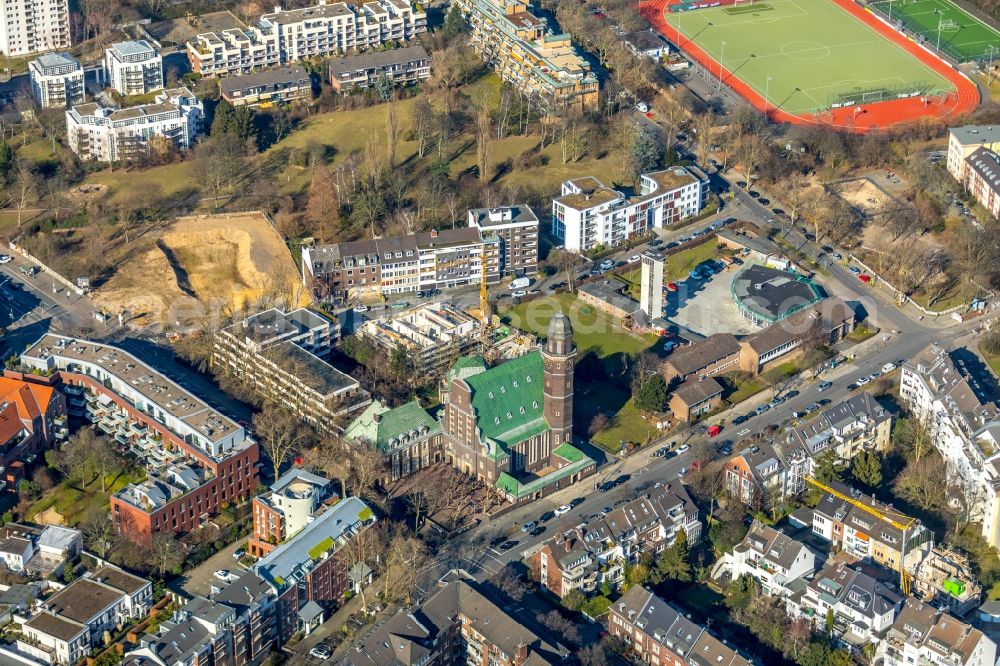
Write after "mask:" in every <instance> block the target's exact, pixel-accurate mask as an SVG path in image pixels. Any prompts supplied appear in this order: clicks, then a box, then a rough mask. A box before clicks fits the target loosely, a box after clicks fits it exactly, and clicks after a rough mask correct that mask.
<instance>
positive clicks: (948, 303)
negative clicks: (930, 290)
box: [910, 280, 968, 312]
mask: <svg viewBox="0 0 1000 666" xmlns="http://www.w3.org/2000/svg"><path fill="white" fill-rule="evenodd" d="M961 282H962V281H961V280H959V282H957V283H956V284H955V286H954V287H952V288H951V290H949V291H948V293H946V294H945V295H944V296H942V297H940V298H938V299H937V300H936V301H934V304H933V305H928V304H927V294H924V293H922V292H919V291H918V292H917V293H915V294H913V295H912V296H911V297H910V298H912V300H913V302H914V303H916V304H917V305H919V306H920V307H922V308H924V309H925V310H929V311H931V312H943V311H945V310H948V309H951V308H953V307H955V306H958V305H961V304H962V303H965V302H966V301H967V300H968V299H967V298H966V297H965V295H964V294H963V293H962V285H961Z"/></svg>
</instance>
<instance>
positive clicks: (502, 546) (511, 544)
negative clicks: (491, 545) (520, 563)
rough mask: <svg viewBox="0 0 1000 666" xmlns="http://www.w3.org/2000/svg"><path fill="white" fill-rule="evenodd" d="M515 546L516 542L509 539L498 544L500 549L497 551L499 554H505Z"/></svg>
mask: <svg viewBox="0 0 1000 666" xmlns="http://www.w3.org/2000/svg"><path fill="white" fill-rule="evenodd" d="M515 546H517V541H514V540H513V539H510V540H508V541H504V542H503V543H502V544H500V547H499V548H498V549H497V550H499V551H500V552H501V553H506V552H507V551H508V550H510V549H511V548H514V547H515Z"/></svg>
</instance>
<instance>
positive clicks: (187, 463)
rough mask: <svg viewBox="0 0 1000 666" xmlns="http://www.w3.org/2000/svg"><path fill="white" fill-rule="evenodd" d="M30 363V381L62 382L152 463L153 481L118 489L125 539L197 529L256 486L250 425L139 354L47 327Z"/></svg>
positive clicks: (96, 419)
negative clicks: (245, 426)
mask: <svg viewBox="0 0 1000 666" xmlns="http://www.w3.org/2000/svg"><path fill="white" fill-rule="evenodd" d="M20 365H21V367H22V368H23V369H25V370H26V372H25V373H22V375H21V378H22V379H25V380H29V381H38V382H39V383H46V384H48V385H50V386H56V387H57V388H59V389H60V390H61V391H62V392H63V393H64V394H66V395H67V396H68V398H69V411H70V413H71V414H76V415H78V416H80V417H83V418H85V419H87V420H88V421H90V422H91V423H93V424H94V425H95V426H96V427H97V428H98V429H99V430H101V431H102V432H103V433H105V434H106V435H107V436H108V437H111V438H112V439H113V440H114V441H115V443H116V444H117V445H118V446H119V447H120V448H121V449H122V450H125V451H128V452H130V453H131V454H132V455H134V456H135V457H136V458H138V460H139V463H140V464H142V465H143V466H144V467H145V468H146V471H147V478H146V480H145V481H143V482H141V483H138V484H130V485H128V486H127V487H125V488H123V489H122V490H120V491H118V492H117V493H115V494H114V495H112V496H111V516H112V519H113V521H114V524H115V527H116V528H117V530H118V532H119V534H121V535H122V536H123V537H126V538H129V539H132V540H135V541H139V542H141V543H146V544H148V543H150V542H151V540H152V535H153V534H155V533H156V532H179V533H184V532H189V531H191V530H193V529H196V528H197V527H199V526H200V525H201V524H202V523H203V522H204V521H205V520H207V519H208V517H209V516H211V515H212V514H215V513H217V512H218V511H219V509H220V508H221V507H222V506H223V505H224V504H230V503H238V502H244V501H246V500H248V499H249V498H251V497H253V495H254V494H255V491H256V489H257V479H258V473H257V461H258V446H257V443H256V442H255V441H253V440H252V439H250V438H249V437H248V436H247V433H246V431H245V430H244V429H243V427H242V426H240V425H239V424H237V423H236V422H235V421H233V420H232V419H230V418H228V417H227V416H224V415H223V414H222V413H220V412H218V411H216V410H215V409H213V408H211V407H209V406H208V405H207V404H206V403H205V402H203V401H202V400H201V399H199V398H197V397H195V396H194V395H192V394H191V393H190V392H189V391H187V390H186V389H184V388H182V387H181V386H179V385H178V384H176V383H174V382H173V381H172V380H170V379H168V378H167V377H166V376H164V375H163V374H161V373H160V372H158V371H156V370H154V369H153V368H152V367H150V366H148V365H146V364H145V363H143V362H142V361H141V360H140V359H138V358H136V357H135V356H133V355H132V354H131V353H129V352H127V351H125V350H123V349H120V348H117V347H114V346H111V345H106V344H103V343H99V342H90V341H87V340H79V339H75V338H70V337H66V336H62V335H54V334H46V335H44V336H42V338H41V339H39V340H38V342H36V343H35V344H33V345H32V346H30V347H29V348H28V349H27V351H25V352H24V353H23V354H22V355H21V358H20ZM32 371H37V372H39V373H41V374H40V376H38V377H37V378H36V376H35V375H34V374H28V373H31V372H32Z"/></svg>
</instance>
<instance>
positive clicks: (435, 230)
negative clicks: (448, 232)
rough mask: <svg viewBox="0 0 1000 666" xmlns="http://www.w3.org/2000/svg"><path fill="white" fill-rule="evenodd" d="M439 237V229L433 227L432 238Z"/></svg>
mask: <svg viewBox="0 0 1000 666" xmlns="http://www.w3.org/2000/svg"><path fill="white" fill-rule="evenodd" d="M437 237H438V230H437V229H431V238H437Z"/></svg>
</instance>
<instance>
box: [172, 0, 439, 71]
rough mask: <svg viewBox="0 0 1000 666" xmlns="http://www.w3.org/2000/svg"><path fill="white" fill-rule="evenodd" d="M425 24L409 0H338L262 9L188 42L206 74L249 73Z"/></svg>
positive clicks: (381, 40) (409, 34)
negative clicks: (245, 21) (251, 19)
mask: <svg viewBox="0 0 1000 666" xmlns="http://www.w3.org/2000/svg"><path fill="white" fill-rule="evenodd" d="M426 30H427V14H426V13H425V12H423V11H422V10H419V9H418V6H417V5H413V4H411V3H410V2H408V1H407V0H372V1H371V2H366V3H363V4H358V5H355V4H349V3H346V2H335V3H331V4H327V3H326V0H320V2H319V4H317V5H314V6H312V7H305V8H303V9H291V10H287V11H286V10H281V9H278V10H276V11H274V12H273V13H270V14H264V15H263V16H261V17H260V19H258V20H257V23H256V24H254V25H252V26H250V27H249V28H247V29H245V30H243V29H234V30H225V31H222V32H219V33H216V32H210V33H204V34H201V35H198V36H197V37H195V39H194V40H193V41H190V42H188V44H187V52H188V59H189V60H190V61H191V67H192V69H193V70H194V71H195V72H199V73H200V74H203V75H204V76H227V75H229V74H246V73H247V72H250V71H251V70H254V69H261V68H266V67H273V66H275V65H287V64H289V63H293V62H298V61H300V60H303V59H306V58H317V57H327V56H330V55H334V54H338V53H345V52H347V51H351V50H358V51H363V50H365V49H369V48H375V47H380V46H382V45H384V44H385V43H386V42H390V41H394V42H403V41H407V40H410V39H413V38H414V37H416V35H417V34H419V33H421V32H425V31H426Z"/></svg>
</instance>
